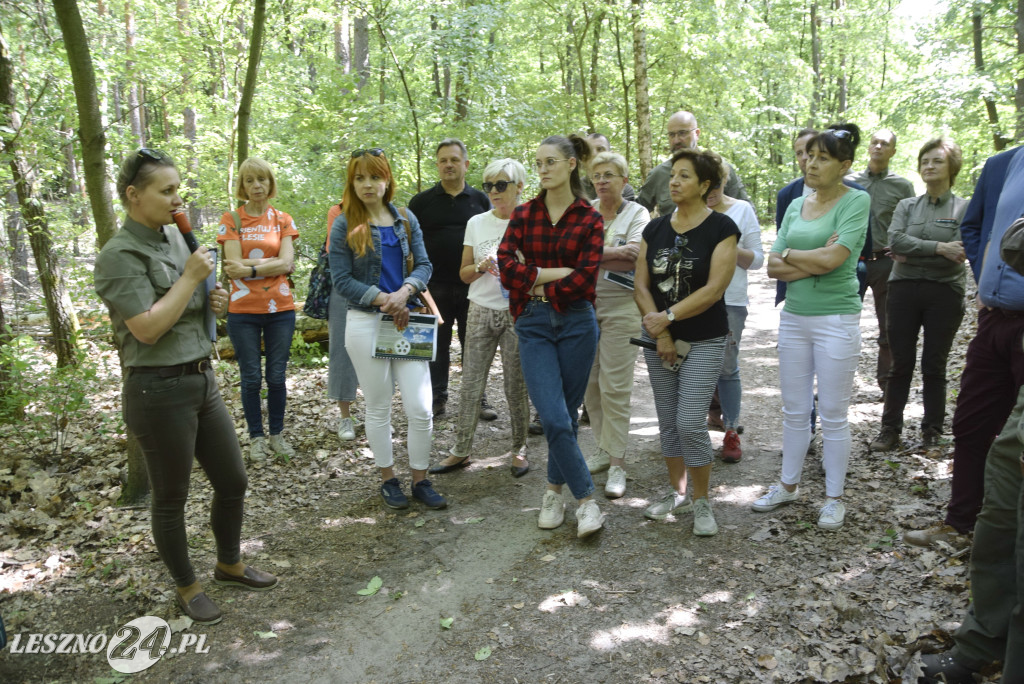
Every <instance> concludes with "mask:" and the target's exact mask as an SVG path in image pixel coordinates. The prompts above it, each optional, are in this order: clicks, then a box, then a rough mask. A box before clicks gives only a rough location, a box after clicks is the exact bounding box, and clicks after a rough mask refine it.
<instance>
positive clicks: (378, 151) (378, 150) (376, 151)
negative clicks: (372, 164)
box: [352, 147, 384, 159]
mask: <svg viewBox="0 0 1024 684" xmlns="http://www.w3.org/2000/svg"><path fill="white" fill-rule="evenodd" d="M364 154H369V155H371V156H373V157H379V156H380V155H382V154H384V148H382V147H371V148H369V149H366V150H353V151H352V158H353V159H358V158H359V157H362V156H363V155H364Z"/></svg>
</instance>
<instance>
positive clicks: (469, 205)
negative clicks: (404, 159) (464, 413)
mask: <svg viewBox="0 0 1024 684" xmlns="http://www.w3.org/2000/svg"><path fill="white" fill-rule="evenodd" d="M436 156H437V173H438V175H439V176H440V177H441V180H440V181H438V183H437V184H436V185H435V186H434V187H432V188H429V189H428V190H424V191H423V192H421V193H419V194H418V195H416V196H415V197H413V198H412V199H411V200H410V201H409V209H410V210H411V211H412V213H413V214H415V215H416V218H417V219H419V222H420V228H421V229H422V230H423V242H424V244H425V245H426V248H427V256H429V257H430V263H431V264H432V265H433V267H434V272H433V275H432V276H431V278H430V283H429V284H428V287H429V288H430V293H431V294H432V295H433V297H434V301H435V302H436V303H437V308H438V309H439V310H440V313H441V317H442V318H443V319H444V323H443V324H442V325H439V326H438V329H437V360H436V361H433V362H431V364H430V384H431V386H432V387H433V390H434V416H437V417H440V416H443V415H444V413H445V405H446V404H447V402H448V367H449V365H450V363H451V345H452V326H453V325H454V324H455V323H458V326H459V332H458V335H459V345H460V346H464V345H465V339H466V314H467V313H468V311H469V285H467V284H465V283H463V282H462V280H461V279H460V278H459V268H460V267H461V265H462V242H463V239H464V238H465V237H466V222H467V221H469V219H470V218H472V217H473V216H476V215H477V214H482V213H484V212H485V211H489V210H490V208H491V202H490V200H488V199H487V195H485V194H484V193H482V192H480V191H479V190H477V189H476V188H473V187H470V186H469V185H467V184H466V171H467V170H468V169H469V156H468V155H467V153H466V146H465V145H464V144H463V143H462V141H461V140H459V139H457V138H446V139H445V140H442V141H441V142H440V143H439V144H438V146H437V152H436ZM486 403H487V399H486V397H484V399H483V400H482V402H481V412H480V416H481V417H482V418H484V419H485V420H494V419H495V418H497V417H498V416H497V414H496V413H494V411H493V410H492V409H491V408H490V406H486Z"/></svg>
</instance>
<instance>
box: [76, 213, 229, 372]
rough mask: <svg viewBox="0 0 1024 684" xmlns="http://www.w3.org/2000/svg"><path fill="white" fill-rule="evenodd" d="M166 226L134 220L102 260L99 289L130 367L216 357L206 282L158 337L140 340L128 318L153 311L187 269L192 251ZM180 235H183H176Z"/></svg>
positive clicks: (103, 253)
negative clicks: (176, 240)
mask: <svg viewBox="0 0 1024 684" xmlns="http://www.w3.org/2000/svg"><path fill="white" fill-rule="evenodd" d="M169 230H172V229H171V228H169V227H166V226H165V227H163V228H161V229H160V230H159V231H156V230H153V229H151V228H147V227H146V226H144V225H142V224H141V223H138V222H137V221H135V220H133V219H132V218H127V219H125V222H124V226H122V228H121V230H119V231H118V232H117V234H116V235H114V237H112V238H110V240H109V241H107V244H105V245H103V249H102V250H101V251H100V254H99V256H98V257H97V258H96V269H95V272H94V277H95V288H96V293H97V294H99V296H100V298H101V299H102V300H103V303H104V304H106V305H107V308H108V309H110V323H111V326H112V327H113V329H114V340H115V343H116V344H117V347H118V349H119V350H120V352H121V361H122V363H123V364H124V365H125V366H128V367H132V366H174V365H178V364H181V363H189V362H191V361H196V360H198V359H203V358H206V357H207V356H209V355H210V349H211V345H210V338H209V336H208V335H207V332H206V323H205V321H206V289H205V285H204V283H200V284H199V285H198V286H197V287H196V289H195V291H194V292H193V293H192V298H191V299H190V300H189V303H188V305H187V306H186V307H185V311H184V313H182V315H181V318H179V319H178V321H177V322H176V323H175V324H174V325H173V326H171V329H170V330H168V331H167V332H165V333H164V334H163V336H162V337H161V338H160V339H159V340H157V342H156V344H144V343H142V342H140V341H139V340H138V339H137V338H136V337H135V336H134V335H132V334H131V332H130V331H129V330H128V326H127V325H125V321H126V320H128V319H130V318H134V317H135V316H138V315H139V314H140V313H143V312H145V311H149V310H150V309H151V308H152V307H153V305H154V304H155V303H156V302H157V301H158V300H160V298H161V297H163V296H164V295H165V294H167V291H168V290H170V289H171V286H172V285H174V283H175V281H177V280H178V278H180V277H181V275H182V273H184V271H185V261H186V260H187V259H188V251H187V250H184V251H183V250H182V249H181V248H180V247H177V246H176V243H175V244H172V243H171V242H170V241H169V240H168V238H167V235H166V234H165V233H164V231H169ZM175 237H180V236H177V235H176V236H175Z"/></svg>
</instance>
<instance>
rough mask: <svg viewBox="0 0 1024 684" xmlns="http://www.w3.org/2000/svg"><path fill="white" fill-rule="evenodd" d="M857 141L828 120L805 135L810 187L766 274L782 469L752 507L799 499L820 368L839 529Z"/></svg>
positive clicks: (857, 243)
mask: <svg viewBox="0 0 1024 684" xmlns="http://www.w3.org/2000/svg"><path fill="white" fill-rule="evenodd" d="M859 143H860V129H859V128H858V127H857V126H856V125H854V124H835V125H832V126H829V127H828V128H827V129H825V130H824V131H822V132H821V133H819V134H817V135H816V136H814V137H813V138H811V139H810V141H809V142H808V143H807V167H806V172H805V176H804V182H805V184H806V185H807V187H809V188H811V189H812V190H813V192H812V193H811V194H810V195H807V196H806V197H801V198H798V199H796V200H793V202H792V203H791V204H790V205H789V208H788V209H787V210H786V216H785V217H784V218H783V219H782V226H781V228H779V235H778V237H777V238H776V240H775V244H773V245H772V249H771V254H770V255H769V257H768V275H769V276H771V277H772V278H778V279H779V280H783V281H785V282H786V283H787V287H786V305H785V307H783V309H782V312H781V313H780V316H779V345H778V346H779V388H780V390H781V392H782V475H781V478H780V481H779V482H778V483H776V484H774V485H772V486H771V487H770V488H769V489H768V492H767V493H766V494H765V495H764V496H762V497H761V498H759V499H757V501H755V502H754V503H753V504H752V506H751V508H753V510H755V511H772V510H775V509H776V508H778V507H779V506H781V505H783V504H788V503H792V502H793V501H796V500H797V499H798V498H799V496H800V488H799V486H798V485H799V483H800V479H801V475H802V471H803V465H804V458H805V457H806V456H807V446H808V445H809V444H810V442H811V421H810V418H811V411H812V409H813V408H814V406H813V402H814V381H815V376H817V381H818V382H817V386H818V391H817V397H818V416H819V417H820V418H821V437H822V465H823V466H824V468H825V503H824V505H823V506H822V507H821V510H820V511H819V514H818V527H821V528H822V529H826V530H837V529H839V528H840V527H842V526H843V521H844V519H845V517H846V506H845V504H843V502H842V501H840V497H841V496H842V495H843V489H844V484H845V481H846V469H847V465H848V463H849V460H850V423H849V420H848V417H847V414H848V411H849V406H850V397H851V395H852V393H853V380H854V376H855V375H856V371H857V361H858V359H859V357H860V311H861V301H860V296H859V294H858V281H857V259H858V257H859V255H860V250H861V248H862V247H863V246H864V240H865V236H866V235H867V229H868V213H869V211H870V208H871V199H870V197H869V196H868V194H867V193H866V192H864V191H862V190H854V189H853V188H849V187H847V186H846V185H844V184H843V178H844V177H845V176H846V174H847V172H849V170H850V166H851V165H852V164H853V157H854V153H855V152H856V150H857V145H858V144H859Z"/></svg>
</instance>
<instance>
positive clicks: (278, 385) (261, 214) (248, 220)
mask: <svg viewBox="0 0 1024 684" xmlns="http://www.w3.org/2000/svg"><path fill="white" fill-rule="evenodd" d="M276 196H277V181H276V180H275V179H274V171H273V169H271V168H270V164H268V163H267V162H265V161H264V160H262V159H259V158H257V157H249V158H248V159H246V160H245V161H244V162H242V163H241V165H239V167H238V182H237V184H236V185H235V197H236V198H237V199H240V200H243V201H244V202H245V204H243V205H242V206H240V207H238V211H234V212H233V211H226V212H224V215H223V216H221V218H220V227H219V229H218V232H217V242H219V243H220V244H221V245H223V246H224V273H226V274H227V276H228V278H230V279H231V300H230V304H228V335H229V336H230V337H231V344H232V346H233V347H234V348H235V358H237V359H238V374H239V376H240V381H241V391H242V411H243V412H244V413H245V422H246V425H247V426H248V428H249V460H250V461H253V462H260V461H265V460H266V459H267V458H269V457H271V456H274V455H275V454H276V455H278V456H283V457H284V458H293V457H294V456H295V450H294V449H293V448H292V447H291V445H289V444H288V442H286V441H285V440H284V436H283V435H282V434H281V433H282V431H283V430H284V409H285V405H286V403H287V401H288V387H287V385H286V383H285V373H286V371H287V369H288V357H289V356H290V355H291V350H292V335H294V333H295V301H294V300H293V299H292V290H291V287H290V284H289V275H290V274H291V272H292V271H293V270H294V257H295V250H294V246H293V243H294V242H295V240H297V239H298V237H299V231H298V230H296V228H295V221H293V220H292V217H291V216H289V215H288V214H286V213H284V212H283V211H278V210H277V209H275V208H274V207H273V206H271V204H270V200H272V199H273V198H274V197H276ZM234 216H238V220H239V221H240V222H241V225H240V226H239V225H235V219H234ZM261 348H262V353H261ZM264 355H266V359H267V361H266V363H267V371H266V376H267V420H268V427H269V428H270V439H269V440H268V439H267V438H266V437H265V436H264V433H263V410H262V403H263V399H262V397H261V396H260V394H261V391H262V388H263V373H262V368H261V366H262V363H263V361H262V359H263V356H264Z"/></svg>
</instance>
